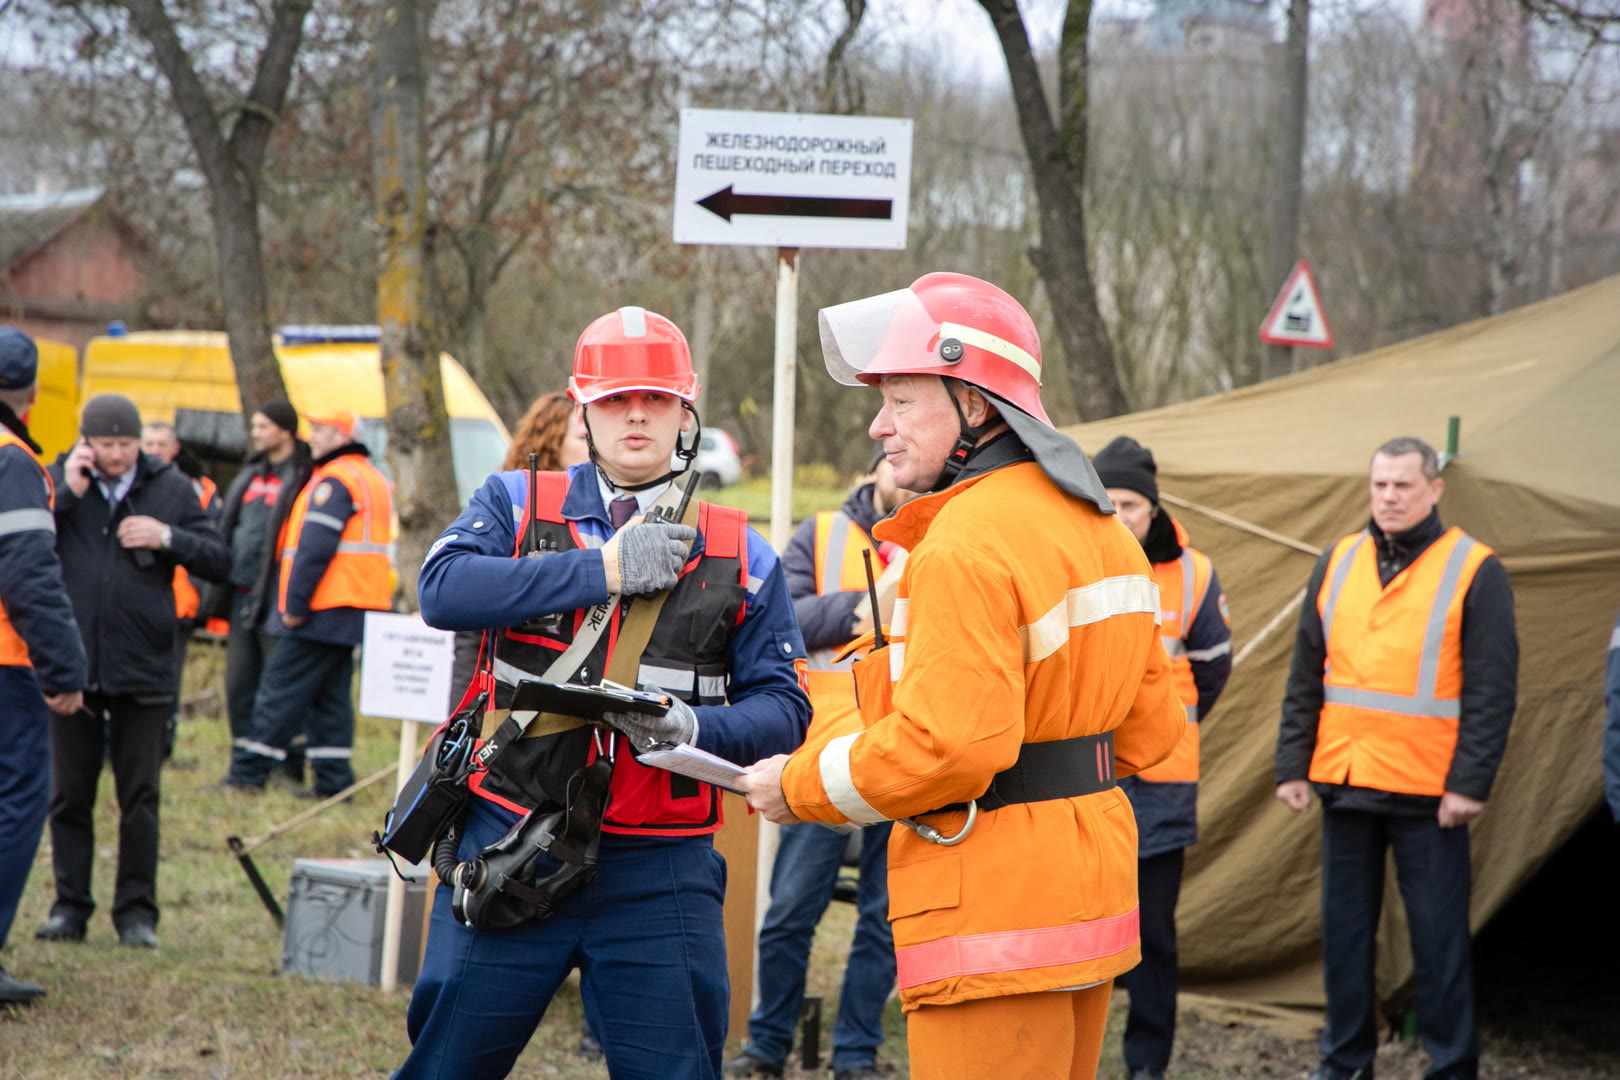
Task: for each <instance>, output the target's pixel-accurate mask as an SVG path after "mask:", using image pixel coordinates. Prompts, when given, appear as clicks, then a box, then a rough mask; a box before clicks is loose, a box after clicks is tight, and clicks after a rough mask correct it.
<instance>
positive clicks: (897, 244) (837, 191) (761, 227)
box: [675, 109, 911, 250]
mask: <svg viewBox="0 0 1620 1080" xmlns="http://www.w3.org/2000/svg"><path fill="white" fill-rule="evenodd" d="M678 153H679V158H678V162H677V165H676V170H675V242H676V243H679V244H752V245H757V246H761V247H778V248H782V247H791V248H893V249H897V250H898V249H903V248H904V247H905V246H906V210H907V205H908V203H909V201H910V191H911V121H910V120H899V119H890V118H887V117H871V116H816V115H808V114H804V113H768V112H738V111H734V110H729V109H682V110H681V127H680V140H679V151H678Z"/></svg>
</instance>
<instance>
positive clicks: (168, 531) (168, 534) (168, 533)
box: [163, 525, 174, 551]
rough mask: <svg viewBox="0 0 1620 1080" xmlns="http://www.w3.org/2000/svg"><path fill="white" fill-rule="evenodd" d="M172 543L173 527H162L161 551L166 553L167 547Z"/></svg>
mask: <svg viewBox="0 0 1620 1080" xmlns="http://www.w3.org/2000/svg"><path fill="white" fill-rule="evenodd" d="M173 542H174V529H173V527H171V526H169V525H165V526H163V549H164V550H165V551H167V550H168V548H169V545H170V544H172V543H173Z"/></svg>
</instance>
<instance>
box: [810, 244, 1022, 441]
mask: <svg viewBox="0 0 1620 1080" xmlns="http://www.w3.org/2000/svg"><path fill="white" fill-rule="evenodd" d="M820 323H821V350H822V353H823V354H824V356H825V358H826V362H827V371H828V372H829V373H830V374H831V375H832V377H833V378H835V379H837V380H838V381H839V382H841V383H844V384H845V385H846V386H857V385H861V384H865V385H867V386H876V385H877V384H878V383H879V382H880V381H881V379H882V377H883V376H884V375H941V376H946V377H949V378H953V379H961V380H962V381H963V382H965V383H968V384H969V385H972V386H977V387H979V388H980V389H982V390H988V391H989V392H990V393H992V394H994V395H996V397H998V398H1001V399H1002V400H1003V401H1005V402H1007V403H1009V404H1011V405H1014V406H1016V407H1017V408H1019V409H1021V410H1023V411H1024V412H1026V413H1028V414H1029V415H1030V416H1033V417H1034V418H1035V419H1037V420H1039V421H1041V422H1042V423H1043V424H1047V425H1050V424H1051V420H1049V419H1048V418H1047V416H1046V410H1045V409H1044V408H1043V407H1042V406H1041V339H1040V335H1039V334H1038V333H1036V331H1035V322H1034V320H1032V319H1031V318H1030V317H1029V312H1027V311H1025V310H1024V307H1023V305H1022V304H1020V303H1019V302H1018V301H1017V300H1014V299H1013V298H1012V297H1011V296H1009V295H1008V294H1007V293H1006V292H1004V291H1003V290H1001V289H999V288H997V287H996V286H994V285H992V284H990V283H989V282H988V281H981V280H979V279H978V278H975V277H968V276H967V275H966V274H926V275H924V276H923V277H920V278H918V279H917V280H916V281H914V282H912V283H911V287H910V288H908V289H898V290H896V291H894V292H890V293H883V294H882V295H879V296H870V297H867V298H866V299H864V300H853V301H850V302H849V303H847V304H838V305H836V306H834V307H830V308H822V309H821V315H820Z"/></svg>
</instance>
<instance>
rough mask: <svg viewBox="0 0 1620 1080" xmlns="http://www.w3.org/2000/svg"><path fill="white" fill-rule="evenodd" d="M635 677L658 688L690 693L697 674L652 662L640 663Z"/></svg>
mask: <svg viewBox="0 0 1620 1080" xmlns="http://www.w3.org/2000/svg"><path fill="white" fill-rule="evenodd" d="M636 677H637V678H638V679H640V680H641V681H642V682H645V683H651V684H652V685H654V686H656V687H658V688H659V689H660V690H676V691H679V692H680V693H683V694H690V693H691V692H692V687H693V686H694V685H696V679H697V676H696V674H695V673H693V672H691V671H682V670H680V669H679V668H667V667H654V666H653V665H652V664H642V665H641V669H640V670H639V671H638V672H637V673H636Z"/></svg>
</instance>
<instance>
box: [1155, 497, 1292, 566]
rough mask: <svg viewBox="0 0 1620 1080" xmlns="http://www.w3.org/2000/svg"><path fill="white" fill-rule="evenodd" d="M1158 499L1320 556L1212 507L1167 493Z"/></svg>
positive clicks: (1258, 526)
mask: <svg viewBox="0 0 1620 1080" xmlns="http://www.w3.org/2000/svg"><path fill="white" fill-rule="evenodd" d="M1159 498H1160V499H1161V500H1162V501H1164V502H1167V503H1169V504H1170V505H1171V506H1179V507H1181V508H1182V509H1183V510H1191V511H1193V512H1195V513H1199V514H1202V515H1204V516H1205V517H1207V518H1210V519H1211V520H1214V521H1218V522H1220V523H1221V524H1222V525H1230V526H1231V527H1232V528H1234V529H1241V530H1242V531H1244V532H1246V533H1253V534H1254V535H1255V536H1258V537H1262V538H1263V539H1266V540H1270V541H1271V542H1272V543H1274V544H1281V545H1283V546H1284V547H1291V548H1293V549H1294V550H1295V551H1303V552H1304V553H1305V554H1307V555H1310V556H1312V557H1318V556H1320V555H1321V554H1322V549H1321V548H1319V547H1315V546H1313V545H1311V544H1307V543H1306V542H1305V541H1303V540H1295V539H1294V538H1293V537H1292V536H1284V535H1283V534H1282V533H1280V532H1272V531H1271V530H1270V529H1268V528H1266V527H1265V526H1264V525H1256V524H1255V523H1254V522H1252V521H1244V520H1243V519H1242V518H1239V517H1233V516H1232V515H1231V514H1226V513H1222V512H1221V511H1219V510H1217V509H1215V508H1214V507H1213V506H1204V505H1202V504H1200V503H1195V502H1192V501H1191V500H1188V499H1183V498H1179V497H1177V496H1175V495H1171V494H1170V493H1169V492H1165V491H1161V492H1159Z"/></svg>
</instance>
